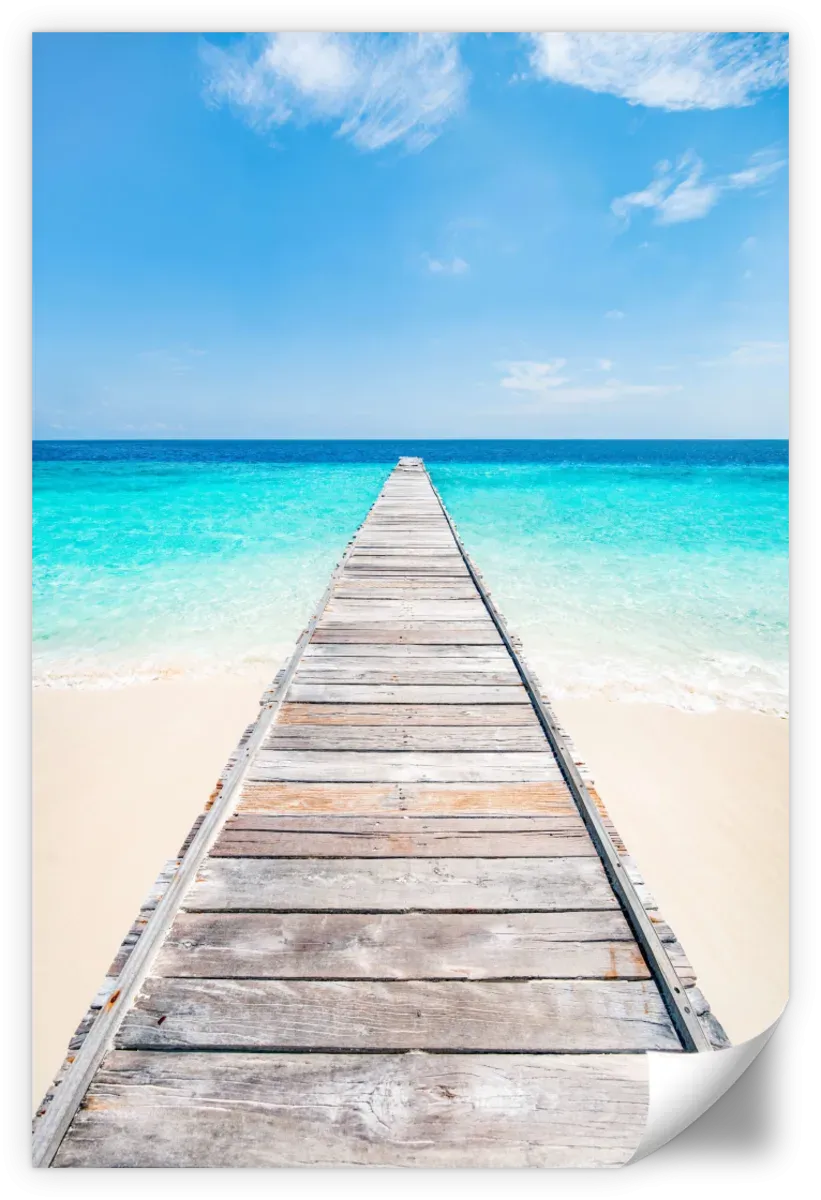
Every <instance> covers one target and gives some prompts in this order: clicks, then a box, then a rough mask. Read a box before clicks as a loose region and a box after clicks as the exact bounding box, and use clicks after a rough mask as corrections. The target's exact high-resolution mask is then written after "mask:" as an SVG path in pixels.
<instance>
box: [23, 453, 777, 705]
mask: <svg viewBox="0 0 821 1200" xmlns="http://www.w3.org/2000/svg"><path fill="white" fill-rule="evenodd" d="M402 453H411V454H412V453H419V454H422V455H423V457H424V458H425V460H426V462H427V464H428V466H429V469H430V471H431V475H432V477H433V479H434V482H435V483H436V484H437V486H438V487H439V489H440V491H441V493H442V496H443V498H444V500H445V502H446V504H447V505H448V508H449V510H450V512H451V514H452V515H453V517H454V519H455V520H456V522H457V524H458V526H459V530H460V532H461V534H462V536H463V539H464V541H465V542H466V544H467V547H468V549H469V550H470V552H471V554H472V555H473V557H474V559H475V561H476V562H477V564H478V565H479V566H480V568H481V569H482V571H483V573H484V575H485V578H486V581H487V582H488V583H489V585H490V586H491V588H492V590H493V593H494V597H495V599H496V600H497V602H498V604H499V605H500V607H501V609H502V611H503V612H504V613H505V615H506V616H507V617H508V620H509V623H510V625H511V626H512V627H513V628H514V630H515V631H516V632H517V633H519V635H520V636H521V638H522V640H523V642H524V647H525V650H526V652H527V654H528V656H529V657H530V658H531V660H532V661H533V662H534V664H535V665H536V666H537V668H538V670H539V675H540V677H541V679H542V682H543V684H544V685H545V686H546V687H547V688H548V689H549V690H550V691H551V692H552V693H553V694H556V695H591V694H598V695H601V694H604V695H607V696H609V697H612V698H620V699H630V700H656V701H661V702H664V703H669V704H675V705H677V706H679V707H683V708H688V709H695V710H706V709H710V708H713V707H716V706H730V707H739V708H750V709H758V710H761V711H766V712H778V713H784V712H786V710H787V683H788V677H787V655H788V642H787V638H788V624H787V615H788V590H787V589H788V571H787V552H788V505H787V481H788V465H787V450H786V443H773V442H770V443H761V442H758V443H737V442H696V443H681V442H673V443H658V442H656V443H647V442H645V443H641V442H606V443H597V442H577V443H562V442H539V443H503V442H495V443H488V442H475V443H471V442H456V443H445V442H437V443H428V444H420V443H415V444H411V443H395V444H394V443H375V442H360V443H353V442H348V443H338V442H336V443H335V442H328V443H299V442H284V443H259V442H255V443H242V442H223V443H204V442H199V443H181V442H171V443H135V442H126V443H64V442H60V443H36V444H35V455H34V457H35V463H34V519H35V523H34V611H33V623H34V672H35V680H36V682H37V683H38V684H41V685H52V686H96V687H99V686H111V685H116V684H120V683H123V682H128V681H130V680H134V679H143V678H155V677H157V676H158V675H164V674H178V673H203V672H208V671H214V670H221V669H224V668H225V667H226V666H230V667H231V668H232V669H234V670H242V669H247V668H248V667H249V666H251V665H253V664H254V663H259V662H266V663H267V662H269V661H270V660H271V659H272V658H273V659H275V660H277V661H279V660H280V659H281V658H282V657H283V656H284V655H285V653H286V652H287V650H288V648H289V646H290V645H291V644H292V643H293V641H294V639H295V638H296V636H297V635H298V633H299V631H300V630H301V629H302V627H303V626H304V623H305V620H306V619H307V618H308V617H309V616H310V614H311V612H312V607H313V605H314V603H315V602H316V600H317V599H318V598H319V596H320V595H321V593H322V591H323V589H324V586H325V583H326V580H327V576H328V574H329V572H330V570H331V568H332V567H333V566H334V564H335V562H336V561H337V559H338V558H339V555H340V554H341V552H342V550H343V548H344V546H345V543H346V542H347V540H348V538H349V537H350V535H351V534H352V532H353V530H354V529H355V527H356V526H357V525H358V524H359V522H360V521H361V520H362V519H363V517H364V516H365V513H366V512H367V510H368V507H369V506H370V504H371V502H372V501H373V499H374V497H375V495H376V493H377V491H378V489H379V487H380V485H381V483H382V481H383V479H384V478H385V476H386V474H387V473H388V471H389V470H390V469H391V468H392V466H393V465H394V463H395V462H396V458H397V457H398V456H399V454H402Z"/></svg>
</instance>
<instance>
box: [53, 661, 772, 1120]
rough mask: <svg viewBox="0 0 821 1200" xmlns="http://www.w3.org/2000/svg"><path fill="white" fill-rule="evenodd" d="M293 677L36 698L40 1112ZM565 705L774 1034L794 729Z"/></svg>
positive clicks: (738, 1021)
mask: <svg viewBox="0 0 821 1200" xmlns="http://www.w3.org/2000/svg"><path fill="white" fill-rule="evenodd" d="M277 649H279V648H277ZM531 661H532V662H533V665H534V667H535V668H536V669H537V671H538V669H539V666H540V664H539V659H538V656H536V655H533V656H532V657H531ZM280 665H281V656H277V657H274V658H272V660H271V662H270V663H266V664H259V665H257V666H255V667H254V668H249V669H245V668H244V667H243V668H241V669H240V670H238V671H236V672H222V673H219V674H216V673H215V674H211V675H206V676H201V677H197V678H186V677H178V678H172V679H159V680H155V681H151V682H145V683H142V682H141V683H139V684H133V685H130V686H129V685H125V686H121V687H116V688H76V687H75V688H54V687H38V688H35V690H34V701H33V704H34V801H35V803H34V991H35V1009H34V1054H35V1063H34V1084H33V1102H34V1103H35V1104H37V1103H39V1100H40V1098H41V1096H42V1094H43V1092H44V1090H45V1088H46V1087H47V1086H48V1084H49V1082H50V1081H51V1079H52V1077H53V1075H54V1072H55V1071H56V1070H57V1068H58V1066H59V1065H60V1063H61V1062H62V1059H63V1056H64V1054H65V1049H66V1045H67V1043H68V1040H69V1038H70V1037H71V1035H72V1033H73V1032H74V1029H75V1028H76V1026H77V1024H78V1022H79V1021H80V1019H81V1018H82V1016H83V1014H84V1013H85V1011H86V1009H87V1007H88V1004H89V1001H90V999H91V997H92V996H93V995H94V993H95V992H96V990H97V988H98V986H99V984H100V981H101V979H102V977H103V975H104V974H105V972H106V970H107V968H108V965H109V963H110V961H111V959H112V957H113V955H114V953H115V952H116V950H117V948H118V946H119V944H120V942H121V940H122V938H123V937H124V936H125V933H126V932H127V930H128V928H129V927H130V924H131V922H132V921H133V919H134V916H135V915H136V912H137V910H138V908H139V906H140V904H141V903H142V900H143V898H144V897H145V895H146V893H147V892H148V890H149V888H150V887H151V885H152V883H153V882H154V879H155V878H156V876H157V874H158V872H159V870H160V869H161V868H162V866H163V864H164V863H165V861H166V860H167V859H169V858H171V857H173V856H174V855H175V854H176V852H177V850H178V848H179V846H180V844H181V843H182V841H183V840H184V838H185V836H186V834H187V833H188V831H189V829H190V827H191V825H192V823H193V821H194V819H195V818H196V817H197V816H198V815H199V813H200V812H201V811H202V809H203V807H204V805H205V802H206V800H207V798H208V796H209V794H210V792H211V790H212V788H213V786H214V783H215V781H216V779H217V777H218V775H219V773H220V772H221V771H222V769H223V767H224V765H225V762H226V760H227V759H228V757H229V755H230V754H231V752H232V751H233V749H234V747H235V746H236V744H237V741H238V740H239V737H240V735H241V733H242V731H243V729H244V728H245V726H246V725H247V724H248V723H249V722H250V721H252V720H253V719H254V717H255V716H256V712H257V708H258V702H259V698H260V696H261V695H262V692H263V691H264V690H265V688H266V687H267V686H268V684H269V683H270V680H271V679H272V678H273V675H274V674H275V672H276V670H277V669H278V668H279V666H280ZM551 700H552V704H553V707H554V709H555V711H556V713H557V716H558V717H559V720H560V721H561V723H562V724H563V726H564V727H565V729H566V730H567V733H568V734H569V736H570V737H571V738H572V739H573V741H574V743H575V745H576V748H577V749H578V751H579V752H580V754H581V756H582V757H583V758H584V759H585V761H586V762H587V763H588V764H589V766H590V768H591V770H592V773H593V776H594V778H595V780H596V787H597V790H598V792H599V794H600V795H601V797H602V800H603V801H604V803H605V805H606V806H607V809H608V811H609V813H610V816H611V817H612V819H613V821H614V823H615V825H616V828H617V829H618V830H619V833H620V834H621V836H622V837H623V839H624V841H625V843H626V845H627V847H628V850H629V851H630V853H631V854H632V856H633V857H634V859H635V860H636V862H637V864H638V866H639V868H640V870H641V872H642V874H643V875H644V877H645V880H646V881H647V884H648V886H649V888H650V890H651V891H652V892H653V894H654V895H655V896H656V898H657V900H658V903H659V907H660V909H661V912H662V914H663V915H664V917H665V919H666V920H667V921H668V922H669V923H670V925H671V926H672V927H673V929H674V930H675V932H676V934H677V936H678V937H679V939H680V941H681V942H682V944H683V946H684V948H685V951H686V952H687V954H688V956H689V958H690V961H691V962H692V964H693V967H694V968H695V970H696V972H697V974H698V976H699V984H700V986H701V987H702V990H703V991H704V993H705V995H706V996H707V998H708V1000H709V1001H710V1004H711V1005H712V1007H713V1010H714V1011H715V1013H716V1016H717V1017H718V1019H719V1020H720V1021H721V1023H722V1024H723V1025H724V1027H725V1029H726V1030H727V1033H728V1035H729V1037H730V1038H731V1040H732V1041H733V1042H740V1041H744V1040H746V1039H747V1038H749V1037H751V1036H753V1035H754V1034H755V1033H757V1032H760V1031H761V1030H762V1029H763V1028H764V1027H765V1026H766V1025H768V1024H770V1023H771V1021H773V1020H775V1019H776V1017H777V1016H778V1014H779V1012H780V1010H781V1008H782V1007H783V1004H784V1002H785V1001H786V994H787V952H788V932H789V931H788V923H787V893H788V886H789V875H788V862H787V850H788V846H787V839H788V809H787V801H788V742H789V721H788V719H784V718H782V717H778V716H772V715H766V714H760V713H754V712H743V711H738V710H729V709H719V710H715V711H713V712H709V713H692V712H684V711H681V710H679V709H675V708H671V707H666V706H662V705H657V704H651V703H647V702H644V703H641V704H638V703H634V702H626V701H615V700H610V699H602V698H584V699H577V698H564V699H562V698H555V697H552V698H551ZM90 762H93V765H94V769H93V771H90V770H89V763H90ZM67 912H68V913H82V926H81V936H80V937H77V936H72V937H68V936H67V935H66V921H65V914H66V913H67ZM762 958H763V959H764V960H765V961H766V962H767V964H768V970H767V971H766V972H762V971H761V969H760V962H761V959H762ZM762 976H764V978H762ZM55 980H57V981H59V987H58V988H55V986H54V982H55Z"/></svg>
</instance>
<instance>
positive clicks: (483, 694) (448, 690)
mask: <svg viewBox="0 0 821 1200" xmlns="http://www.w3.org/2000/svg"><path fill="white" fill-rule="evenodd" d="M288 699H289V700H290V701H302V702H303V703H310V704H523V705H525V704H526V705H529V703H530V702H529V700H528V698H527V692H526V691H525V690H524V688H523V687H522V686H521V684H513V685H511V686H509V687H506V686H503V685H501V684H499V685H495V684H494V685H488V686H480V685H478V684H474V685H472V686H470V687H460V686H458V685H455V684H454V685H451V686H448V685H445V684H436V685H434V684H398V683H397V684H394V683H367V684H356V683H292V684H291V687H290V688H289V690H288Z"/></svg>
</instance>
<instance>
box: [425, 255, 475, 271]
mask: <svg viewBox="0 0 821 1200" xmlns="http://www.w3.org/2000/svg"><path fill="white" fill-rule="evenodd" d="M425 262H426V263H427V265H428V270H429V271H430V273H431V275H464V274H465V272H466V271H469V270H470V264H469V263H466V262H465V260H464V259H463V258H450V259H442V258H431V256H430V255H429V254H426V255H425Z"/></svg>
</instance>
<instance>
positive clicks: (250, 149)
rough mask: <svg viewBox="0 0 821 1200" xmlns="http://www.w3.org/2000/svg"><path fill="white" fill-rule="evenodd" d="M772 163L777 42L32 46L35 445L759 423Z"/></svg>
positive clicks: (777, 268) (212, 40) (773, 415)
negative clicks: (69, 440)
mask: <svg viewBox="0 0 821 1200" xmlns="http://www.w3.org/2000/svg"><path fill="white" fill-rule="evenodd" d="M787 146H788V93H787V88H786V41H785V39H783V38H780V37H778V36H775V35H760V36H755V35H738V36H735V37H732V36H730V37H728V36H727V35H649V36H648V35H636V34H621V35H601V34H579V35H572V34H571V35H534V36H532V37H524V36H523V37H517V36H514V35H494V36H493V37H486V36H484V35H468V36H461V37H455V36H445V35H431V34H429V35H421V36H419V35H408V36H379V37H378V36H369V35H322V34H306V35H299V34H296V35H294V34H292V35H266V36H264V37H263V36H252V37H247V36H241V35H230V36H229V35H215V34H205V35H203V36H201V37H200V36H195V35H189V34H179V35H166V34H135V35H131V34H109V35H85V34H41V35H36V36H35V38H34V334H35V343H34V359H35V361H34V385H35V387H34V392H35V421H34V426H35V436H36V437H44V438H60V437H382V436H384V437H401V436H408V437H412V436H413V437H418V436H428V437H500V436H506V437H783V436H786V434H787V421H788V367H787V337H788V308H787V299H788V279H787V238H788V225H787V216H788V192H787V187H788V170H787V161H786V160H787Z"/></svg>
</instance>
